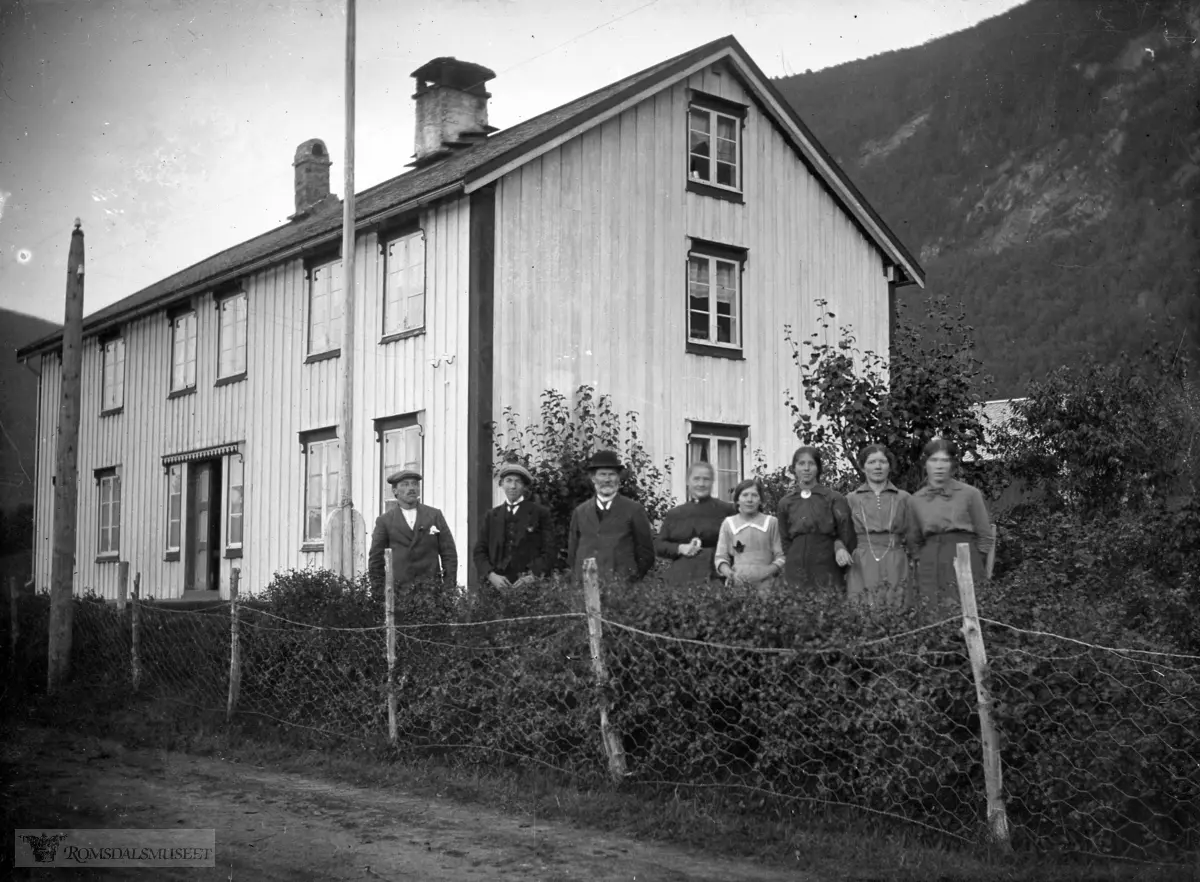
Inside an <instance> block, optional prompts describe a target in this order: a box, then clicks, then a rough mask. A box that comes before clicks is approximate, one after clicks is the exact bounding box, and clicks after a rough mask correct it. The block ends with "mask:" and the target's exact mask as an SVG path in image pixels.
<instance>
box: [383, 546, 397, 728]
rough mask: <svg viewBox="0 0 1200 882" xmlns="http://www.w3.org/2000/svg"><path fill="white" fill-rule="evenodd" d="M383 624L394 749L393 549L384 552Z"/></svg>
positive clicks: (388, 705) (394, 583) (390, 724)
mask: <svg viewBox="0 0 1200 882" xmlns="http://www.w3.org/2000/svg"><path fill="white" fill-rule="evenodd" d="M383 591H384V594H383V623H384V628H385V630H386V632H387V712H388V744H391V745H392V746H393V747H394V746H395V745H396V739H397V738H398V735H397V732H396V572H395V570H393V569H392V549H391V548H387V549H385V550H384V552H383Z"/></svg>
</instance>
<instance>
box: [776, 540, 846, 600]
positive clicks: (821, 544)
mask: <svg viewBox="0 0 1200 882" xmlns="http://www.w3.org/2000/svg"><path fill="white" fill-rule="evenodd" d="M833 542H834V537H833V536H826V535H825V534H823V533H801V534H800V535H799V536H796V537H795V538H793V539H792V544H791V545H790V546H788V550H787V558H786V559H785V561H784V564H783V578H784V579H785V580H786V582H787V583H788V585H789V586H791V587H793V588H800V589H802V590H807V589H811V588H828V587H833V588H844V587H845V585H846V580H845V576H844V575H843V574H842V568H841V567H839V566H838V565H837V558H836V557H835V556H834V553H835V552H834V546H833Z"/></svg>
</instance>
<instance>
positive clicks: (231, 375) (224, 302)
mask: <svg viewBox="0 0 1200 882" xmlns="http://www.w3.org/2000/svg"><path fill="white" fill-rule="evenodd" d="M217 312H218V316H219V321H218V323H217V380H218V381H220V380H226V381H229V380H237V379H241V378H242V377H244V376H246V295H245V293H238V294H234V295H232V296H229V297H223V298H221V300H220V301H219V302H218V303H217Z"/></svg>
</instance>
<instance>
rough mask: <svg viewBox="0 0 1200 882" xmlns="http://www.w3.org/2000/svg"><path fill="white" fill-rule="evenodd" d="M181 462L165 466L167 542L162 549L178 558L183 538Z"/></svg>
mask: <svg viewBox="0 0 1200 882" xmlns="http://www.w3.org/2000/svg"><path fill="white" fill-rule="evenodd" d="M183 469H184V464H183V463H176V464H174V465H170V466H167V543H166V548H165V549H164V550H165V551H166V552H167V553H168V554H172V553H173V554H174V555H176V557H175V558H174V559H175V560H178V555H179V549H180V544H181V542H182V539H183Z"/></svg>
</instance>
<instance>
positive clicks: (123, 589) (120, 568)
mask: <svg viewBox="0 0 1200 882" xmlns="http://www.w3.org/2000/svg"><path fill="white" fill-rule="evenodd" d="M128 600H129V561H127V560H123V561H121V562H120V564H118V565H117V609H119V610H120V611H121V612H122V613H124V612H125V607H126V605H127V604H128Z"/></svg>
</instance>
